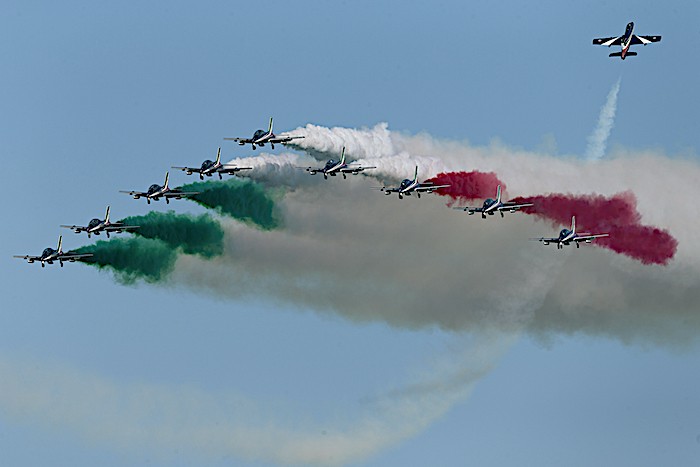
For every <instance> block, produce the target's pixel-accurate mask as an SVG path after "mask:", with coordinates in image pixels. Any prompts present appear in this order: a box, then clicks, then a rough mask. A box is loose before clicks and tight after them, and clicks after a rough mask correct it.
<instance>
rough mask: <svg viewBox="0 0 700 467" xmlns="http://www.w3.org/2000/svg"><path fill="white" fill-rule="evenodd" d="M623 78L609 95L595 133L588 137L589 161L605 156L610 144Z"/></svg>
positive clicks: (587, 152) (618, 80)
mask: <svg viewBox="0 0 700 467" xmlns="http://www.w3.org/2000/svg"><path fill="white" fill-rule="evenodd" d="M621 82H622V78H621V77H620V78H618V79H617V82H616V83H615V84H614V85H613V87H612V89H610V92H609V93H608V98H607V99H606V101H605V105H604V106H603V108H601V109H600V116H599V117H598V124H597V125H596V128H595V130H593V133H592V134H591V135H590V136H589V137H588V146H587V147H586V155H585V157H586V158H587V159H589V160H593V161H595V160H598V159H601V158H603V156H605V148H606V146H607V144H608V138H609V137H610V132H611V131H612V127H613V125H614V124H615V112H616V111H617V95H618V93H619V92H620V83H621Z"/></svg>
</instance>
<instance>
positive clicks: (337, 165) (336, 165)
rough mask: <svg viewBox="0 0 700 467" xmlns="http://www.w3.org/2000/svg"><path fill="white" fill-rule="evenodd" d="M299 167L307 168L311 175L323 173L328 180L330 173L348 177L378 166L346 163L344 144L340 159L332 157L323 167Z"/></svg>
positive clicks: (333, 175)
mask: <svg viewBox="0 0 700 467" xmlns="http://www.w3.org/2000/svg"><path fill="white" fill-rule="evenodd" d="M299 168H300V169H304V170H306V171H307V172H309V173H310V174H311V175H316V174H317V173H322V174H323V178H324V179H326V180H328V176H329V175H330V176H331V177H335V176H336V174H342V175H343V178H348V177H347V175H346V174H353V175H357V174H359V173H360V172H362V171H364V170H367V169H376V167H374V166H371V167H362V166H361V165H358V164H347V163H345V146H343V151H342V152H341V154H340V160H339V161H335V160H333V159H331V160H329V161H328V162H326V165H325V166H323V167H321V168H313V167H306V168H304V167H299Z"/></svg>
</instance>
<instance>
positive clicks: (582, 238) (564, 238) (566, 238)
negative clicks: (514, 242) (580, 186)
mask: <svg viewBox="0 0 700 467" xmlns="http://www.w3.org/2000/svg"><path fill="white" fill-rule="evenodd" d="M608 236H610V234H606V233H602V234H588V233H577V232H576V216H571V230H569V229H562V230H561V232H559V236H558V237H555V238H545V237H540V238H535V239H533V240H538V241H540V242H542V243H543V244H545V245H549V244H550V243H552V244H555V245H556V246H557V249H561V248H564V245H570V244H571V243H572V242H573V243H575V244H576V248H579V247H580V246H581V242H584V243H592V241H593V240H594V239H596V238H601V237H608Z"/></svg>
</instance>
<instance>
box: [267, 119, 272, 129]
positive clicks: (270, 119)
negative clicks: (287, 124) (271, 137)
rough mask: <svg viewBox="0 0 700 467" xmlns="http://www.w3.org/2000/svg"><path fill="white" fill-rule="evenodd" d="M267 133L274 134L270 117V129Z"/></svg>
mask: <svg viewBox="0 0 700 467" xmlns="http://www.w3.org/2000/svg"><path fill="white" fill-rule="evenodd" d="M267 132H268V133H272V117H270V126H269V128H268V129H267Z"/></svg>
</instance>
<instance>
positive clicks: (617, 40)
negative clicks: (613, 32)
mask: <svg viewBox="0 0 700 467" xmlns="http://www.w3.org/2000/svg"><path fill="white" fill-rule="evenodd" d="M632 30H634V23H633V22H629V23H627V28H625V33H624V34H623V35H621V36H618V37H599V38H596V39H593V45H607V46H608V47H610V46H613V45H619V46H620V47H621V48H622V50H621V51H620V52H614V53H611V54H610V55H608V57H620V58H621V59H623V60H624V59H625V57H634V56H635V55H637V52H630V51H629V49H630V47H631V46H633V45H638V44H642V45H647V44H651V43H652V42H659V41H660V40H661V36H638V35H636V34H632Z"/></svg>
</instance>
